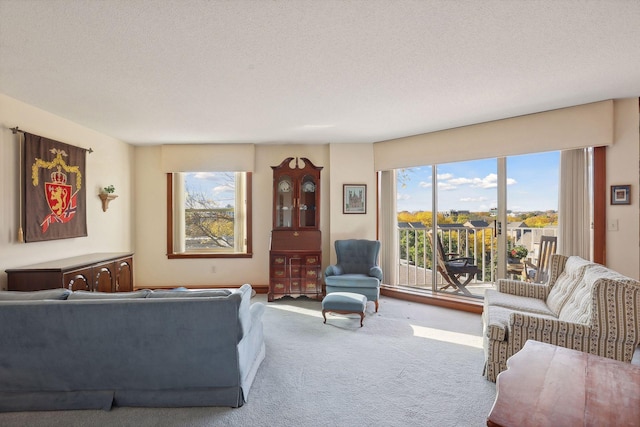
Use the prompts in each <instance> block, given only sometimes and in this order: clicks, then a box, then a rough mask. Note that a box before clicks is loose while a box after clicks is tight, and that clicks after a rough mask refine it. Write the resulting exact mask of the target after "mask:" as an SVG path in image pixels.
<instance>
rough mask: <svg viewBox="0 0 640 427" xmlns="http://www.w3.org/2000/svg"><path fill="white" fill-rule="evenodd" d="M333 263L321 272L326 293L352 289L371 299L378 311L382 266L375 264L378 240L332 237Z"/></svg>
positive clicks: (378, 248)
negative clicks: (335, 261)
mask: <svg viewBox="0 0 640 427" xmlns="http://www.w3.org/2000/svg"><path fill="white" fill-rule="evenodd" d="M335 248H336V255H337V257H338V260H337V263H336V264H334V265H330V266H328V267H327V269H326V270H325V272H324V276H325V278H324V282H325V285H326V288H327V294H330V293H331V292H353V293H356V294H361V295H364V296H365V297H367V300H368V301H373V302H374V303H375V305H376V312H377V311H378V299H379V298H380V283H381V282H382V269H381V268H380V267H379V266H378V255H379V254H380V241H378V240H362V239H350V240H336V241H335Z"/></svg>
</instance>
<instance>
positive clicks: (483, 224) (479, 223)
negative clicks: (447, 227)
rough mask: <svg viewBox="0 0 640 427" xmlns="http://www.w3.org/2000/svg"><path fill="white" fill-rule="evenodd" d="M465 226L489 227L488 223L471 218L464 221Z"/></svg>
mask: <svg viewBox="0 0 640 427" xmlns="http://www.w3.org/2000/svg"><path fill="white" fill-rule="evenodd" d="M464 226H465V227H468V228H487V227H489V223H487V222H486V221H482V220H471V221H467V222H465V223H464Z"/></svg>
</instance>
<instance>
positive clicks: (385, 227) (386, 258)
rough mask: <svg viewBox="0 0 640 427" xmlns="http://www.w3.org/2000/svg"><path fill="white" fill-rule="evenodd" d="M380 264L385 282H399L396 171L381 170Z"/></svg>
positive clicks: (391, 283)
mask: <svg viewBox="0 0 640 427" xmlns="http://www.w3.org/2000/svg"><path fill="white" fill-rule="evenodd" d="M379 210H380V212H379V213H380V230H379V235H380V241H381V243H382V245H381V246H382V248H381V254H380V264H381V268H382V272H383V274H384V279H383V283H385V284H388V285H397V284H398V227H397V223H398V218H397V213H396V211H397V204H396V172H395V171H393V170H391V171H382V172H380V207H379Z"/></svg>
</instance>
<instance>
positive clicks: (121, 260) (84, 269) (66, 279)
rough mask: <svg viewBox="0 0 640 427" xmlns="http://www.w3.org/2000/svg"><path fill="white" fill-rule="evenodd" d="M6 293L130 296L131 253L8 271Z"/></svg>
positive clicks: (70, 260) (64, 261)
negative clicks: (47, 291) (70, 292)
mask: <svg viewBox="0 0 640 427" xmlns="http://www.w3.org/2000/svg"><path fill="white" fill-rule="evenodd" d="M5 272H6V273H7V280H8V290H10V291H37V290H43V289H56V288H66V289H70V290H73V291H78V290H83V291H98V292H129V291H132V290H133V253H131V252H119V253H95V254H88V255H81V256H76V257H72V258H64V259H59V260H55V261H47V262H43V263H39V264H32V265H26V266H24V267H18V268H10V269H8V270H5Z"/></svg>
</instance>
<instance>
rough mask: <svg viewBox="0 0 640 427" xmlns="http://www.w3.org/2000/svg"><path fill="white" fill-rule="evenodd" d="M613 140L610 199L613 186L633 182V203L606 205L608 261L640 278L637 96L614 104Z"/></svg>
mask: <svg viewBox="0 0 640 427" xmlns="http://www.w3.org/2000/svg"><path fill="white" fill-rule="evenodd" d="M614 107H615V108H614V143H613V145H611V146H609V147H607V161H606V164H607V166H606V167H607V188H606V191H607V195H606V199H607V201H608V200H609V199H610V197H609V193H608V192H609V187H610V186H611V185H624V184H631V205H610V204H608V205H607V210H606V216H607V222H611V221H614V222H617V230H611V231H609V230H608V231H607V237H606V242H607V243H606V248H607V249H606V257H607V260H606V264H607V266H608V267H610V268H612V269H614V270H616V271H619V272H620V273H622V274H624V275H627V276H629V277H632V278H634V279H640V247H639V245H638V242H639V241H640V240H639V239H640V174H639V167H638V166H639V165H638V161H639V159H640V136H639V126H640V125H639V113H638V98H631V99H622V100H616V101H615V103H614Z"/></svg>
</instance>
